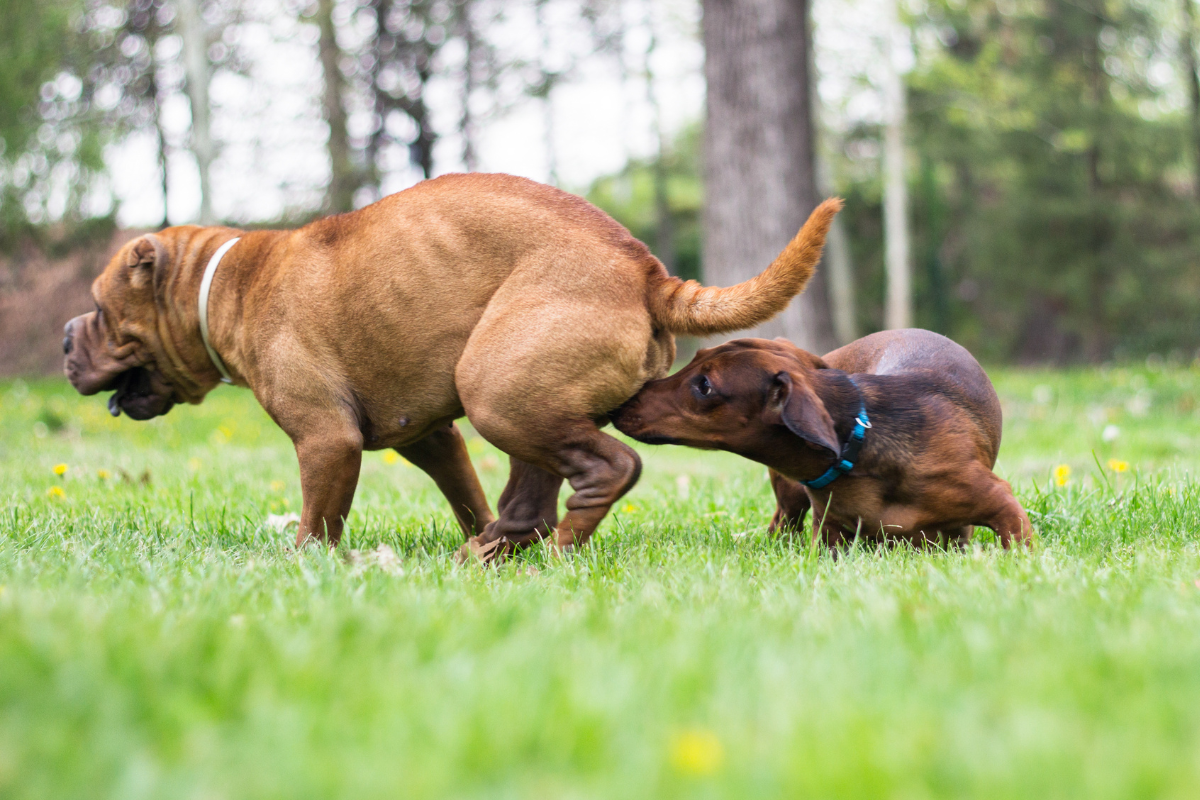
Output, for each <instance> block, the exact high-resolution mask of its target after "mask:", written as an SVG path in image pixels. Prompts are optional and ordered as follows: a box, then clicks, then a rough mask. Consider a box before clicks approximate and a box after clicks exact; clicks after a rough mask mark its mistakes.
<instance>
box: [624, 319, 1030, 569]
mask: <svg viewBox="0 0 1200 800" xmlns="http://www.w3.org/2000/svg"><path fill="white" fill-rule="evenodd" d="M861 404H865V408H866V411H867V415H868V417H869V421H870V423H871V425H872V427H871V428H870V429H869V430H867V432H866V438H865V440H864V443H863V447H862V450H861V452H860V453H859V456H858V458H857V460H856V463H855V465H854V468H853V470H851V471H850V472H849V473H848V474H846V475H843V476H841V477H839V478H837V479H836V480H834V481H833V482H832V483H830V484H828V485H827V486H825V487H823V488H820V489H812V488H808V487H805V486H803V485H802V484H800V483H798V481H802V480H804V481H811V480H814V479H816V478H817V477H819V476H820V475H822V474H823V473H824V472H825V471H826V470H827V469H828V468H829V467H831V466H832V465H833V464H834V463H835V462H836V461H837V460H838V457H839V456H840V453H841V448H842V446H843V445H844V443H845V442H846V441H847V440H848V439H849V437H850V434H851V431H852V430H853V428H854V419H855V417H856V416H857V415H858V413H859V409H860V408H861V407H862V405H861ZM612 418H613V423H614V424H615V425H616V427H617V428H618V429H619V430H621V431H623V432H624V433H626V434H628V435H630V436H632V437H634V438H635V439H638V440H640V441H644V442H649V443H652V444H683V445H688V446H691V447H700V448H705V449H714V450H728V451H730V452H733V453H738V454H739V455H743V456H745V457H747V458H750V459H753V460H754V461H758V462H760V463H762V464H766V465H767V466H768V467H770V468H771V472H770V478H771V486H772V489H773V490H774V492H775V498H776V502H777V508H776V512H775V517H774V519H773V520H772V521H771V529H772V530H776V531H779V530H785V529H790V530H797V529H799V528H800V527H801V526H802V525H803V523H804V519H805V516H806V515H807V513H808V511H809V509H810V508H812V509H813V526H814V532H813V534H814V536H817V537H820V538H821V539H822V540H823V541H825V542H826V543H828V544H831V545H832V544H839V543H842V542H845V541H847V540H849V539H853V538H854V537H856V536H857V537H862V538H865V539H867V540H870V539H894V538H905V539H908V540H910V541H913V542H918V543H923V542H942V543H947V542H955V543H963V542H966V541H969V539H970V537H971V534H972V530H973V526H975V525H983V526H985V527H988V528H991V529H993V530H994V531H995V532H996V534H997V536H998V537H999V539H1000V542H1001V543H1002V544H1003V545H1004V547H1009V546H1010V545H1011V544H1012V543H1013V542H1020V543H1026V542H1028V541H1029V539H1030V536H1031V533H1032V529H1031V527H1030V524H1029V518H1028V516H1027V515H1026V513H1025V510H1024V509H1023V508H1021V505H1020V503H1018V502H1017V499H1016V498H1015V497H1014V496H1013V493H1012V488H1011V487H1010V486H1009V485H1008V483H1007V482H1005V481H1004V480H1002V479H1001V478H999V477H998V476H997V475H996V474H995V473H994V472H992V468H993V467H994V466H995V463H996V456H997V453H998V452H999V449H1000V429H1001V416H1000V401H999V399H998V398H997V397H996V392H995V390H994V389H993V388H992V384H991V381H989V380H988V378H987V375H986V374H985V373H984V371H983V369H982V368H981V367H980V366H979V364H978V362H976V361H975V359H974V358H972V357H971V354H970V353H968V352H967V351H966V350H965V349H963V348H962V347H960V346H959V345H957V344H955V343H954V342H952V341H950V340H949V339H947V338H945V337H944V336H939V335H938V334H936V333H931V332H929V331H922V330H899V331H886V332H884V333H877V334H873V335H871V336H867V337H865V338H863V339H859V340H858V341H856V342H852V343H851V344H848V345H846V346H845V347H842V348H840V349H838V350H834V351H833V352H831V353H829V354H827V355H826V356H825V357H824V358H821V357H818V356H815V355H813V354H812V353H808V352H806V351H804V350H801V349H799V348H797V347H795V346H794V345H792V344H791V343H790V342H787V341H786V340H783V339H776V340H774V341H767V340H764V339H741V340H736V341H733V342H728V343H726V344H723V345H721V346H719V347H715V348H711V349H708V350H701V351H700V352H699V353H697V354H696V357H695V358H694V359H693V360H692V362H691V363H690V364H688V365H687V366H686V367H684V368H683V369H682V370H680V371H679V372H678V373H676V374H675V375H672V376H671V377H669V378H665V379H662V380H657V381H652V382H649V383H647V384H646V385H645V386H644V387H643V388H642V390H641V392H639V393H638V394H637V395H636V396H635V397H634V398H633V399H632V400H630V401H629V402H628V403H626V404H625V405H624V406H622V407H621V408H620V409H618V410H617V411H616V412H615V413H614V414H613V415H612Z"/></svg>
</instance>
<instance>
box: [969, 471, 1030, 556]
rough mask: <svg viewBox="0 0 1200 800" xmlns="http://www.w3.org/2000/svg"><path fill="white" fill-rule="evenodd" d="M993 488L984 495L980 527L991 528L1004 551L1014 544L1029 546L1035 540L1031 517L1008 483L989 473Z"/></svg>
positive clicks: (979, 521)
mask: <svg viewBox="0 0 1200 800" xmlns="http://www.w3.org/2000/svg"><path fill="white" fill-rule="evenodd" d="M988 477H989V478H990V482H991V487H990V488H989V489H988V490H987V492H986V493H985V494H984V495H983V498H982V504H981V505H982V508H981V509H980V514H979V517H978V519H977V521H978V523H979V524H980V525H983V526H984V527H987V528H991V529H992V530H994V531H995V532H996V537H997V538H998V539H999V540H1000V544H1001V545H1002V546H1003V547H1004V549H1006V550H1007V549H1008V548H1010V547H1012V545H1013V543H1014V542H1015V543H1017V544H1023V545H1029V543H1030V541H1031V540H1032V538H1033V526H1032V525H1031V524H1030V523H1029V515H1028V514H1026V513H1025V509H1024V508H1022V507H1021V503H1020V502H1018V500H1017V498H1016V497H1015V496H1014V495H1013V491H1012V487H1011V486H1010V485H1009V484H1008V481H1006V480H1003V479H1002V478H1000V477H998V476H997V475H995V474H994V473H991V472H989V473H988Z"/></svg>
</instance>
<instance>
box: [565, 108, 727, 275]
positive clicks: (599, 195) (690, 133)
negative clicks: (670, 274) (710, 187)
mask: <svg viewBox="0 0 1200 800" xmlns="http://www.w3.org/2000/svg"><path fill="white" fill-rule="evenodd" d="M701 135H702V132H701V130H700V127H699V126H697V125H693V126H690V127H688V128H686V129H685V130H684V131H683V132H682V133H680V134H679V136H677V137H676V139H675V141H674V142H672V144H671V149H670V150H669V151H668V152H667V153H666V154H665V155H664V157H663V163H662V164H661V165H659V164H658V163H657V156H656V157H654V158H651V159H634V160H632V161H630V162H629V163H628V164H627V165H626V166H625V168H624V169H623V170H622V171H621V172H618V173H617V174H615V175H606V176H604V177H602V178H599V179H597V180H596V181H595V182H594V183H593V184H592V185H591V187H589V189H588V191H587V193H586V195H585V197H587V199H588V200H590V201H591V202H593V203H595V204H596V205H597V206H599V207H600V208H602V209H604V210H605V211H607V212H608V213H609V214H611V215H612V217H613V218H614V219H616V220H617V221H618V222H620V223H621V224H622V225H624V226H625V227H626V228H628V229H629V230H630V232H631V233H632V234H633V235H634V236H636V237H637V238H638V239H640V240H642V241H643V242H645V243H646V244H647V245H649V246H650V249H651V250H653V251H654V252H655V254H656V255H660V256H661V254H662V252H663V248H662V246H661V244H660V243H659V236H660V234H659V230H658V228H659V216H658V204H657V194H656V186H655V180H656V176H657V175H659V174H661V175H662V176H663V177H664V179H665V181H666V198H667V209H668V212H669V214H670V217H671V220H670V221H671V229H672V232H673V234H674V235H673V237H672V241H673V247H672V248H671V250H672V251H673V252H674V254H675V264H674V265H673V266H674V274H676V275H679V276H680V277H682V278H685V279H686V278H691V279H696V280H699V278H700V275H701V270H700V248H701V238H700V225H701V216H702V210H703V203H704V188H703V182H702V179H701V176H700V163H699V161H700V138H701ZM660 170H661V173H660Z"/></svg>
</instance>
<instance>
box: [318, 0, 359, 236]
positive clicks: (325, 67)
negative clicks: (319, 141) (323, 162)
mask: <svg viewBox="0 0 1200 800" xmlns="http://www.w3.org/2000/svg"><path fill="white" fill-rule="evenodd" d="M333 2H334V0H318V2H317V28H318V30H319V31H320V37H319V39H318V49H319V51H320V57H321V69H322V71H323V72H324V74H325V87H324V92H323V93H322V96H321V112H322V115H323V116H324V117H325V122H326V124H327V125H329V139H328V140H327V141H326V145H325V147H326V150H327V151H328V153H329V186H328V187H326V189H325V210H326V211H329V212H332V213H334V214H340V213H342V212H344V211H350V210H352V209H353V208H354V189H355V175H354V164H353V162H352V161H351V160H350V134H349V133H348V132H347V130H346V104H345V100H344V95H345V91H346V82H345V78H343V77H342V69H341V66H340V65H339V62H340V61H341V59H342V50H341V48H340V47H338V43H337V28H336V27H335V26H334V24H333Z"/></svg>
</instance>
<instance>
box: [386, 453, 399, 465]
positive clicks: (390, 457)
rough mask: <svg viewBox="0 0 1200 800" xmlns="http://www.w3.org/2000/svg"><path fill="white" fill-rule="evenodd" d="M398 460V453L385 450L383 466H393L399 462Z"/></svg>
mask: <svg viewBox="0 0 1200 800" xmlns="http://www.w3.org/2000/svg"><path fill="white" fill-rule="evenodd" d="M399 460H400V454H399V453H397V452H396V451H395V450H386V451H384V454H383V463H385V464H395V463H396V462H397V461H399Z"/></svg>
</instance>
